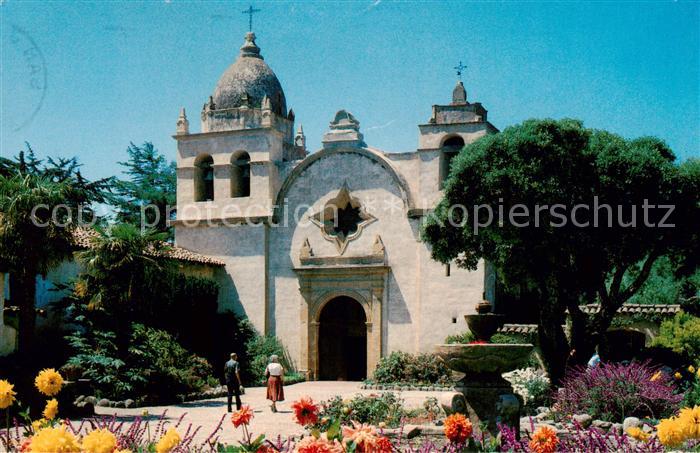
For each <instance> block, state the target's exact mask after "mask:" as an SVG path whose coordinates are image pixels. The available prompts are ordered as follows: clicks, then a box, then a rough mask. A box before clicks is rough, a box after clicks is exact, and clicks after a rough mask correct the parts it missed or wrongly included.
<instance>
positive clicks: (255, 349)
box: [243, 332, 295, 385]
mask: <svg viewBox="0 0 700 453" xmlns="http://www.w3.org/2000/svg"><path fill="white" fill-rule="evenodd" d="M273 354H274V355H277V356H278V357H279V359H280V364H281V365H282V366H283V367H284V370H285V374H293V373H294V372H295V370H294V368H293V367H292V366H291V363H290V360H289V358H288V356H287V351H286V350H285V348H284V346H283V345H282V343H281V342H280V341H279V340H278V339H277V338H276V337H273V336H270V335H260V334H258V333H257V332H255V334H254V335H253V336H252V337H251V338H250V339H249V340H248V342H247V343H246V357H247V363H244V366H243V373H244V377H243V379H244V380H246V382H248V383H249V384H248V385H260V384H262V383H263V382H264V380H265V368H267V365H268V363H270V356H271V355H273Z"/></svg>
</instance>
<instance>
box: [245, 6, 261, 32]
mask: <svg viewBox="0 0 700 453" xmlns="http://www.w3.org/2000/svg"><path fill="white" fill-rule="evenodd" d="M259 12H260V10H259V9H255V8H253V5H250V6H249V7H248V9H247V10H245V11H243V14H247V15H248V31H253V14H255V13H259Z"/></svg>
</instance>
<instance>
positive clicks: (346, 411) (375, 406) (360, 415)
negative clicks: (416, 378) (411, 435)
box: [318, 392, 406, 428]
mask: <svg viewBox="0 0 700 453" xmlns="http://www.w3.org/2000/svg"><path fill="white" fill-rule="evenodd" d="M404 415H406V414H405V412H404V409H403V400H402V399H401V398H399V397H398V396H396V394H395V393H392V392H386V393H382V394H372V395H356V396H355V397H354V398H352V399H342V398H341V397H339V396H336V397H334V398H332V399H330V400H328V401H324V402H322V403H321V404H320V407H319V417H318V418H319V421H320V422H321V423H322V422H323V421H324V420H326V422H327V421H328V420H340V421H341V423H343V424H349V423H350V422H351V421H352V420H354V421H357V422H360V423H370V424H373V425H378V424H379V423H383V424H385V425H386V426H389V427H392V428H395V427H397V426H399V425H400V423H401V419H402V418H403V417H404ZM319 427H321V426H319Z"/></svg>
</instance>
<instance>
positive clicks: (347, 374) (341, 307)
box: [318, 296, 367, 381]
mask: <svg viewBox="0 0 700 453" xmlns="http://www.w3.org/2000/svg"><path fill="white" fill-rule="evenodd" d="M366 323H367V317H366V315H365V310H364V308H363V307H362V305H361V304H360V303H359V302H357V301H356V300H355V299H353V298H351V297H347V296H341V297H336V298H335V299H331V300H330V301H329V302H328V303H327V304H326V305H325V306H324V307H323V309H322V310H321V315H320V316H319V341H318V360H319V378H320V379H323V380H342V381H360V380H363V379H365V378H366V377H367V324H366Z"/></svg>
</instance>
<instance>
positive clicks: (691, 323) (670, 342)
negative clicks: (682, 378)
mask: <svg viewBox="0 0 700 453" xmlns="http://www.w3.org/2000/svg"><path fill="white" fill-rule="evenodd" d="M653 345H654V346H662V347H666V348H669V349H671V350H672V351H673V352H676V353H678V354H682V355H683V356H684V357H685V358H686V360H687V361H688V362H690V363H698V362H700V318H698V317H696V316H692V315H689V314H687V313H684V312H681V313H678V314H676V316H674V317H673V319H669V320H666V321H664V322H662V323H661V328H660V329H659V335H658V336H657V337H656V338H655V339H654V343H653Z"/></svg>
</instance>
